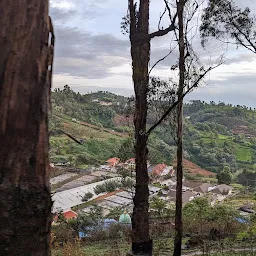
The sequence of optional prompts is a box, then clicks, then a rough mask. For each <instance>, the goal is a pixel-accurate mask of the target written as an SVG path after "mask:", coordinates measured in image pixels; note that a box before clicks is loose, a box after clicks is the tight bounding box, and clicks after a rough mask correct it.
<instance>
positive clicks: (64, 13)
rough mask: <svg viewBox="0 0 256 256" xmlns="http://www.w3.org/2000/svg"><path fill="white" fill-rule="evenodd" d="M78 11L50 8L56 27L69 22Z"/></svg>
mask: <svg viewBox="0 0 256 256" xmlns="http://www.w3.org/2000/svg"><path fill="white" fill-rule="evenodd" d="M76 13H77V11H76V10H74V9H69V10H64V9H60V8H57V7H51V8H50V16H51V17H52V20H53V22H54V25H59V24H63V23H64V22H67V21H69V20H70V19H71V18H72V17H74V15H76Z"/></svg>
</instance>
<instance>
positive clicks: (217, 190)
mask: <svg viewBox="0 0 256 256" xmlns="http://www.w3.org/2000/svg"><path fill="white" fill-rule="evenodd" d="M232 189H233V188H232V187H231V186H228V185H226V184H221V185H218V186H214V187H213V188H212V189H210V190H209V191H210V192H211V193H214V194H219V195H230V194H231V192H232Z"/></svg>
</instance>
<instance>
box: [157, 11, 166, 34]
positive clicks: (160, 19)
mask: <svg viewBox="0 0 256 256" xmlns="http://www.w3.org/2000/svg"><path fill="white" fill-rule="evenodd" d="M166 11H167V8H165V9H164V12H163V13H162V14H161V15H160V18H159V22H158V30H161V28H160V25H161V21H162V19H163V17H164V15H165V13H166Z"/></svg>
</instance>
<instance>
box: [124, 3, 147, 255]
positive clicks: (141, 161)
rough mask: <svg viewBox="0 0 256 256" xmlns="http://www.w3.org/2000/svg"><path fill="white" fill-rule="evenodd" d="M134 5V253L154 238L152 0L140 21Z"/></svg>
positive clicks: (144, 7)
mask: <svg viewBox="0 0 256 256" xmlns="http://www.w3.org/2000/svg"><path fill="white" fill-rule="evenodd" d="M129 5H130V18H131V24H130V41H131V56H132V67H133V83H134V90H135V114H134V125H135V159H136V160H135V161H136V188H135V196H134V199H133V202H134V208H133V215H132V229H133V231H132V250H133V253H134V254H138V253H144V254H150V255H151V254H152V240H151V239H150V235H149V212H148V210H149V203H148V199H149V190H148V183H149V177H148V171H147V155H148V149H147V135H146V122H147V90H148V82H149V77H148V65H149V58H150V40H147V39H146V40H145V38H144V37H143V35H148V32H149V31H148V30H149V0H144V1H140V8H139V18H138V19H139V20H138V24H136V14H135V12H136V11H135V6H134V4H133V1H132V0H131V1H129Z"/></svg>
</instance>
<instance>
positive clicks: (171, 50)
mask: <svg viewBox="0 0 256 256" xmlns="http://www.w3.org/2000/svg"><path fill="white" fill-rule="evenodd" d="M176 46H177V45H176ZM176 46H175V47H174V48H171V49H170V51H169V52H168V54H166V55H165V56H164V57H163V58H161V59H159V60H158V61H157V62H156V63H155V64H154V65H153V66H152V67H151V68H150V70H149V72H148V75H150V73H151V72H152V70H153V69H154V68H155V67H156V65H158V64H159V63H160V62H161V61H164V60H165V59H166V58H167V57H168V56H170V55H171V53H172V52H173V50H174V49H175V48H176Z"/></svg>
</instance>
